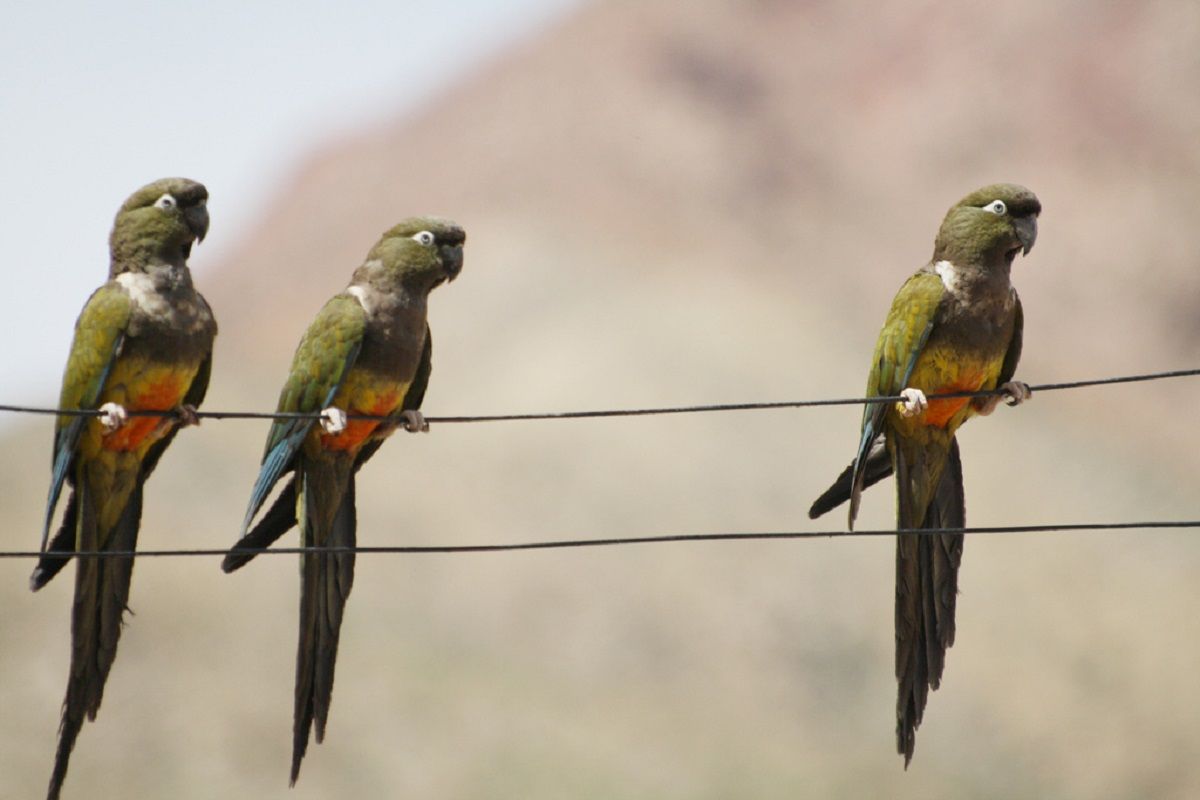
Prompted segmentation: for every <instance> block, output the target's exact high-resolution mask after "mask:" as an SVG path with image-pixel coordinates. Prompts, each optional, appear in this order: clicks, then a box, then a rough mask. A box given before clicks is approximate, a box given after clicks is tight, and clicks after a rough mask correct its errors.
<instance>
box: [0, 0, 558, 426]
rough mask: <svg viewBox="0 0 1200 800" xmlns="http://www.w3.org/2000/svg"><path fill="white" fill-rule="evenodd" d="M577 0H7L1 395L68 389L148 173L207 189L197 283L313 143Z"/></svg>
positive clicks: (387, 112) (439, 79)
mask: <svg viewBox="0 0 1200 800" xmlns="http://www.w3.org/2000/svg"><path fill="white" fill-rule="evenodd" d="M578 2H579V0H452V1H450V2H443V3H429V2H415V0H392V1H391V2H362V3H354V2H342V3H336V4H335V3H323V2H312V1H311V0H301V1H300V2H288V3H282V2H270V3H268V2H245V0H240V1H238V0H206V2H195V1H194V0H192V1H188V2H179V1H177V0H172V1H171V2H163V1H162V0H153V1H152V2H145V1H144V0H139V2H119V1H118V2H112V3H84V2H70V3H39V2H12V3H9V4H7V6H6V8H5V13H4V24H3V25H2V26H0V145H2V146H0V232H2V235H0V259H2V263H3V267H2V269H3V274H4V276H5V277H6V279H7V280H6V281H5V285H6V286H7V291H4V292H2V293H0V320H3V331H4V344H3V346H2V347H0V370H2V371H3V376H4V378H3V381H2V384H0V385H2V386H3V389H2V390H0V403H4V402H9V403H12V402H16V403H23V402H28V403H33V402H38V403H48V402H52V401H53V399H54V398H56V397H57V391H58V384H59V380H60V377H61V374H62V367H63V364H64V362H65V360H66V353H67V349H68V347H69V344H70V338H71V331H72V325H73V324H74V321H75V317H76V316H77V314H78V313H79V309H80V308H81V307H82V305H83V303H84V301H85V300H86V299H87V297H88V295H89V294H90V293H91V291H92V290H93V289H94V288H95V287H96V286H98V285H99V284H100V283H102V282H103V281H104V279H105V278H106V275H107V269H108V253H107V236H108V230H109V228H110V226H111V223H112V217H113V214H114V213H115V212H116V209H117V207H118V206H119V205H120V203H121V202H122V201H123V200H124V199H125V197H126V196H128V195H129V194H130V193H131V192H132V191H133V190H134V189H136V188H137V187H138V186H140V185H142V184H143V183H146V182H149V181H151V180H154V179H156V178H160V177H165V176H168V175H183V176H186V177H189V178H195V179H197V180H200V181H203V182H204V183H205V184H206V185H207V186H208V189H209V195H210V200H209V209H210V212H211V215H212V230H211V234H210V237H209V238H208V239H207V240H206V241H205V242H204V244H203V245H201V246H200V247H199V248H198V249H197V250H195V251H194V252H193V254H192V259H191V263H192V266H193V269H195V270H196V271H197V272H198V273H199V275H200V280H201V282H203V274H204V270H205V268H206V266H207V265H210V264H213V263H216V261H217V260H218V258H219V257H220V255H221V254H222V252H223V248H225V247H228V246H229V245H230V243H232V242H233V241H235V240H236V238H237V237H238V236H239V235H240V234H241V233H242V232H243V231H244V230H245V229H246V226H247V225H248V224H251V223H253V221H254V220H255V218H256V216H257V214H258V213H259V212H260V211H261V210H262V206H263V203H264V202H265V201H266V200H268V199H269V198H270V196H271V193H272V191H274V189H275V188H276V187H277V186H278V182H279V181H280V179H281V178H283V177H285V176H286V175H287V174H288V171H289V170H290V169H291V168H292V167H293V166H294V165H295V164H296V163H297V162H298V160H300V159H301V158H302V157H303V155H304V154H305V153H306V152H308V151H309V150H311V148H313V147H314V146H315V145H317V144H319V143H320V142H322V141H323V140H326V139H328V138H329V137H331V136H333V135H335V134H337V133H338V132H339V131H343V130H348V129H353V128H355V127H357V126H359V125H360V124H362V123H364V122H368V121H370V120H372V119H375V118H382V117H388V116H391V115H394V114H395V113H397V112H398V111H400V110H402V109H404V108H406V107H411V106H413V105H414V104H416V103H418V102H419V101H420V100H421V99H422V98H424V97H426V96H428V95H429V94H430V93H431V92H435V91H437V90H438V89H439V88H440V87H443V86H445V85H446V84H447V83H448V82H449V81H452V80H453V79H454V77H455V76H456V75H457V74H459V72H460V71H461V70H463V69H464V68H468V67H470V66H471V65H472V64H474V63H475V62H476V61H477V60H478V59H480V58H483V57H486V56H488V55H490V54H492V53H495V52H496V51H497V50H498V49H501V48H503V47H504V46H505V45H506V44H507V43H509V42H511V41H513V40H514V39H515V38H517V37H519V36H521V35H522V34H527V33H530V32H532V31H534V30H536V29H537V28H538V27H539V26H541V25H544V24H545V23H547V22H548V21H550V20H551V19H553V18H554V17H555V16H557V15H559V14H561V13H563V12H564V11H565V10H567V9H569V8H571V7H573V6H575V5H577V4H578ZM14 421H15V419H14V418H13V416H12V415H7V414H0V425H3V424H6V423H11V422H14Z"/></svg>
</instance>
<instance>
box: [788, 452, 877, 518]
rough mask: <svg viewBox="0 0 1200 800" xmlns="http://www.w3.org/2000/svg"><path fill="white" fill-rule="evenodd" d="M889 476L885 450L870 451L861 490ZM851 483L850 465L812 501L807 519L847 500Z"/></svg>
mask: <svg viewBox="0 0 1200 800" xmlns="http://www.w3.org/2000/svg"><path fill="white" fill-rule="evenodd" d="M891 474H892V459H891V456H889V455H888V452H887V450H886V449H884V448H882V447H881V448H879V449H878V450H874V451H871V453H870V454H869V455H868V456H867V461H866V465H865V467H864V469H863V485H862V488H863V489H866V488H868V487H871V486H874V485H875V484H877V483H879V482H880V481H881V480H883V479H884V478H886V477H888V476H889V475H891ZM853 482H854V464H851V465H850V466H848V467H846V468H845V469H844V470H842V474H841V475H838V477H837V480H835V481H834V482H833V485H832V486H830V487H829V488H828V489H826V490H825V492H824V493H823V494H822V495H821V496H820V497H818V498H817V499H816V500H814V501H813V504H812V507H810V508H809V509H808V518H809V519H816V518H817V517H819V516H821V515H822V514H824V513H826V512H828V511H832V510H833V509H835V508H837V507H838V506H840V505H841V504H842V503H844V502H846V501H847V500H849V499H850V494H851V489H852V486H853Z"/></svg>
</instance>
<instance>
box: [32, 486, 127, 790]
mask: <svg viewBox="0 0 1200 800" xmlns="http://www.w3.org/2000/svg"><path fill="white" fill-rule="evenodd" d="M85 483H86V482H85V481H80V482H79V487H77V489H76V491H77V493H78V494H79V505H78V520H77V524H78V532H79V533H78V540H77V541H78V547H77V549H79V550H98V549H103V550H120V551H124V550H133V549H134V547H135V546H136V545H137V533H138V526H139V524H140V523H141V517H142V487H141V485H140V484H139V485H138V487H137V488H136V489H134V490H133V494H132V495H131V497H130V498H129V504H128V505H127V506H126V507H125V511H124V513H123V514H122V515H121V519H120V520H119V521H118V522H117V526H116V528H115V529H114V530H113V533H112V535H111V536H109V537H108V540H107V541H106V542H104V543H103V545H101V544H100V537H99V533H98V531H97V525H96V508H95V503H94V502H93V500H92V498H91V497H90V496H89V495H88V492H87V491H86V489H85V488H83V486H84V484H85ZM77 562H78V563H77V566H76V571H75V603H74V607H73V608H72V611H71V674H70V677H69V678H68V680H67V696H66V698H65V699H64V700H63V711H62V722H61V723H60V725H59V729H58V749H57V751H56V753H55V756H54V772H53V774H52V775H51V777H50V788H49V791H48V792H47V797H48V798H49V799H50V800H55V798H57V797H58V796H59V793H60V792H61V791H62V785H63V781H64V780H65V779H66V777H67V764H68V762H69V760H70V758H71V750H72V748H74V746H75V739H76V738H77V737H78V736H79V731H80V729H81V728H82V727H83V721H84V718H87V719H93V720H94V719H95V718H96V712H97V711H99V710H100V701H101V699H102V698H103V695H104V684H105V682H106V681H107V680H108V673H109V670H111V669H112V664H113V660H114V659H116V657H117V642H118V640H119V639H120V637H121V625H122V621H121V618H122V615H123V614H124V612H125V610H126V608H127V604H128V601H129V584H130V581H131V580H132V578H133V559H132V558H87V557H82V558H78V559H77Z"/></svg>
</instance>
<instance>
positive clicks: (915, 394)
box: [896, 387, 929, 419]
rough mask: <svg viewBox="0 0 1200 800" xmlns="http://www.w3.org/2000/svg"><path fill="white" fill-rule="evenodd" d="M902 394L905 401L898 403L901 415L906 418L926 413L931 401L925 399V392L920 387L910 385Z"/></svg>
mask: <svg viewBox="0 0 1200 800" xmlns="http://www.w3.org/2000/svg"><path fill="white" fill-rule="evenodd" d="M900 396H901V397H903V398H904V402H903V403H897V404H896V405H897V406H898V408H899V411H900V416H902V417H904V418H906V419H907V418H908V417H915V416H917V415H918V414H921V413H924V411H925V409H926V408H928V407H929V401H928V400H926V399H925V393H924V392H922V391H921V390H920V389H913V388H911V387H909V388H908V389H905V390H904V391H903V392H901V393H900Z"/></svg>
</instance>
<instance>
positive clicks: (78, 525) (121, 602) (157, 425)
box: [30, 178, 217, 798]
mask: <svg viewBox="0 0 1200 800" xmlns="http://www.w3.org/2000/svg"><path fill="white" fill-rule="evenodd" d="M207 201H208V191H207V190H206V189H205V188H204V186H203V185H202V184H199V183H196V182H195V181H190V180H186V179H184V178H166V179H163V180H159V181H155V182H154V183H151V184H148V185H146V186H143V187H142V188H141V189H138V190H137V191H136V192H134V193H133V195H131V196H130V198H129V199H128V200H126V201H125V203H124V205H122V206H121V209H120V210H119V211H118V212H117V217H116V220H115V221H114V222H113V229H112V234H111V235H110V237H109V249H110V252H111V256H112V261H111V265H110V267H109V280H108V282H107V283H105V284H104V285H103V286H101V287H100V288H99V289H97V290H96V291H95V292H94V293H93V294H92V296H91V297H90V298H89V299H88V301H87V304H86V305H84V307H83V311H82V312H81V313H80V315H79V320H78V321H77V322H76V323H75V338H74V340H73V341H72V343H71V353H70V356H69V357H68V359H67V367H66V370H65V371H64V373H63V384H62V393H61V395H60V397H59V407H60V408H69V409H98V410H100V411H102V412H103V414H101V415H100V416H94V417H68V416H61V417H59V418H58V420H57V423H56V425H55V429H54V454H53V466H52V472H51V481H50V493H49V498H48V499H47V502H46V517H45V522H44V525H43V530H42V557H41V558H40V559H39V561H38V564H37V567H36V568H35V569H34V571H33V575H32V576H31V578H30V587H31V588H32V589H33V590H34V591H37V590H38V589H40V588H41V587H43V586H45V585H46V583H47V582H48V581H49V580H50V579H51V578H53V577H54V576H55V575H56V574H58V572H59V571H60V570H61V569H62V568H63V567H64V566H65V565H66V562H67V559H69V558H70V556H71V554H72V553H74V552H76V551H95V550H114V551H129V550H133V549H134V548H135V546H136V544H137V535H138V527H139V524H140V522H141V517H142V487H143V485H144V484H145V482H146V479H147V478H148V477H149V476H150V473H151V472H152V471H153V470H154V467H155V466H156V465H157V464H158V460H159V458H161V457H162V454H163V451H165V450H166V449H167V445H169V444H170V443H171V440H172V439H173V438H174V437H175V433H176V432H177V431H178V429H179V428H180V427H181V426H183V425H188V424H194V423H195V422H196V421H197V420H196V406H198V405H199V404H200V402H201V401H202V400H203V399H204V394H205V391H206V390H207V388H208V378H209V373H210V370H211V365H212V346H213V337H214V336H216V332H217V325H216V322H215V321H214V320H213V315H212V311H211V310H210V309H209V307H208V303H206V302H205V300H204V298H203V297H201V296H200V294H199V293H198V292H197V291H196V290H195V288H194V287H193V286H192V275H191V272H190V271H189V270H188V266H187V258H188V256H189V255H190V254H191V249H192V244H193V243H194V242H197V241H200V240H202V239H203V238H204V234H205V233H206V232H207V231H208V208H207V205H206V204H207ZM141 410H154V411H171V412H174V413H173V414H172V415H170V416H161V417H153V416H136V415H130V414H129V412H131V411H141ZM64 484H66V485H69V486H70V488H71V493H70V497H69V499H68V500H67V505H66V510H65V512H64V513H63V520H62V523H61V526H60V528H59V530H58V532H57V533H56V534H55V536H54V539H53V540H52V541H49V543H48V542H47V540H48V538H49V533H50V523H51V520H52V518H53V516H54V509H55V506H56V505H57V504H58V499H59V496H60V495H61V493H62V489H63V486H64ZM132 575H133V559H131V558H103V559H99V558H86V557H84V558H80V559H78V563H77V565H76V572H75V602H74V606H73V608H72V611H71V672H70V676H69V677H68V680H67V695H66V699H65V700H64V701H63V710H62V723H61V725H60V727H59V737H58V750H57V753H56V755H55V760H54V772H53V774H52V776H51V778H50V789H49V794H48V796H49V797H50V798H56V797H58V796H59V792H60V791H61V790H62V783H63V779H64V778H65V777H66V774H67V762H68V760H69V759H70V756H71V749H72V748H73V747H74V745H75V739H76V737H77V736H78V735H79V731H80V729H81V728H82V727H83V720H84V717H85V716H86V717H87V718H88V719H95V717H96V712H97V711H99V709H100V700H101V697H102V695H103V693H104V682H105V681H106V680H107V678H108V673H109V670H110V669H111V668H112V664H113V660H114V658H115V657H116V654H117V641H118V639H119V638H120V635H121V625H122V624H123V623H122V615H123V613H124V611H125V608H126V604H127V602H128V600H129V583H130V579H131V577H132Z"/></svg>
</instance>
